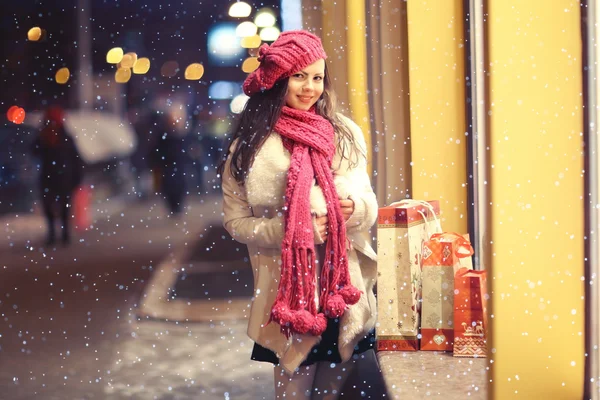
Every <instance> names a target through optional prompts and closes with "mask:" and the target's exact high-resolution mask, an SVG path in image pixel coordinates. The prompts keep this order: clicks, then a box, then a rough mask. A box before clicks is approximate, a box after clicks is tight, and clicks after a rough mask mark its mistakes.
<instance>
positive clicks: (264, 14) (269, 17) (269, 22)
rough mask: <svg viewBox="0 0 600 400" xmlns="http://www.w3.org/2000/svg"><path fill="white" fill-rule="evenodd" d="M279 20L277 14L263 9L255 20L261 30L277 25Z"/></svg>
mask: <svg viewBox="0 0 600 400" xmlns="http://www.w3.org/2000/svg"><path fill="white" fill-rule="evenodd" d="M276 21H277V19H276V18H275V14H274V13H273V11H271V9H269V8H263V9H261V10H259V11H258V13H257V14H256V17H255V18H254V23H255V24H256V26H258V27H259V28H265V27H268V26H273V25H275V22H276Z"/></svg>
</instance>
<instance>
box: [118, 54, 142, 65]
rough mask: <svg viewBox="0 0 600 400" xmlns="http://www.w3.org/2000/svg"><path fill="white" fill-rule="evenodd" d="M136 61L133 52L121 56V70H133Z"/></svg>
mask: <svg viewBox="0 0 600 400" xmlns="http://www.w3.org/2000/svg"><path fill="white" fill-rule="evenodd" d="M137 59H138V56H137V54H135V53H133V52H130V53H127V54H125V55H123V58H122V59H121V63H120V64H121V65H120V67H121V68H133V66H134V65H135V63H136V61H137Z"/></svg>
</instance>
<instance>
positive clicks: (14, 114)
mask: <svg viewBox="0 0 600 400" xmlns="http://www.w3.org/2000/svg"><path fill="white" fill-rule="evenodd" d="M6 117H7V118H8V120H9V121H10V122H12V123H13V124H22V123H23V121H25V110H24V109H23V108H21V107H19V106H12V107H10V108H9V109H8V111H7V112H6Z"/></svg>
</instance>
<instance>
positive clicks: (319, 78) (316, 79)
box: [315, 76, 323, 81]
mask: <svg viewBox="0 0 600 400" xmlns="http://www.w3.org/2000/svg"><path fill="white" fill-rule="evenodd" d="M322 80H323V77H322V76H315V81H322Z"/></svg>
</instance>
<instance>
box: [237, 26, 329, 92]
mask: <svg viewBox="0 0 600 400" xmlns="http://www.w3.org/2000/svg"><path fill="white" fill-rule="evenodd" d="M321 58H322V59H325V58H327V54H325V50H323V45H322V44H321V39H319V38H318V37H317V36H315V35H313V34H312V33H310V32H307V31H302V30H298V31H286V32H283V33H282V34H281V35H279V37H278V38H277V40H275V41H274V42H273V44H272V45H271V46H269V45H268V44H266V43H265V44H263V45H262V46H260V48H259V49H258V61H259V62H260V66H259V67H258V68H257V69H256V70H255V71H254V72H252V73H251V74H250V75H248V77H247V78H246V80H245V81H244V85H243V88H244V93H246V94H247V95H248V96H252V95H253V94H254V93H258V92H260V91H263V90H268V89H271V88H272V87H273V85H275V83H276V82H277V81H278V80H280V79H284V78H287V77H289V76H291V75H292V74H293V73H295V72H298V71H300V70H301V69H302V68H305V67H307V66H309V65H310V64H312V63H314V62H315V61H317V60H320V59H321Z"/></svg>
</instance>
